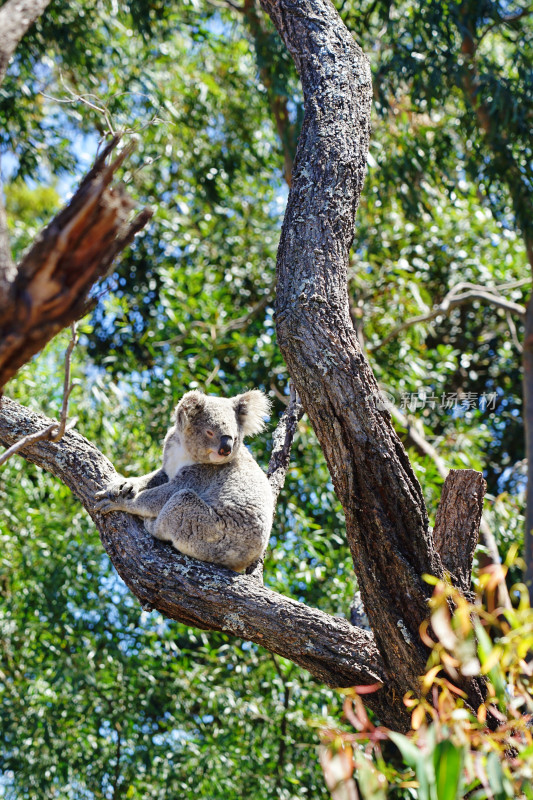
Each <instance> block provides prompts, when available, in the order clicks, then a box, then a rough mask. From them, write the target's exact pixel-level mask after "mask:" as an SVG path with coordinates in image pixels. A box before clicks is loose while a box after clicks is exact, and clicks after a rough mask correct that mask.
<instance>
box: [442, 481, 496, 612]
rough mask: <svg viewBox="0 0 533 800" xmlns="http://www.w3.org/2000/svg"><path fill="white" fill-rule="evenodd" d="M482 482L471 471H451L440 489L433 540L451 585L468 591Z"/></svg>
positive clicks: (463, 591) (467, 593)
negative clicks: (450, 577) (449, 576)
mask: <svg viewBox="0 0 533 800" xmlns="http://www.w3.org/2000/svg"><path fill="white" fill-rule="evenodd" d="M485 489H486V483H485V481H484V479H483V475H482V474H481V473H480V472H476V471H475V470H473V469H452V470H450V472H449V474H448V477H447V478H446V480H445V482H444V486H443V487H442V494H441V498H440V503H439V507H438V509H437V515H436V517H435V527H434V529H433V541H434V542H435V548H436V550H437V552H438V553H439V555H440V557H441V560H442V564H443V566H444V568H445V569H446V570H447V571H448V572H449V573H450V575H451V576H452V583H453V584H454V586H456V587H457V588H458V589H459V590H460V591H461V592H462V593H463V594H464V595H466V596H469V595H470V592H471V577H472V561H473V558H474V552H475V549H476V546H477V543H478V540H479V524H480V521H481V513H482V511H483V497H484V496H485Z"/></svg>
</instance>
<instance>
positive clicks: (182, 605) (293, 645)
mask: <svg viewBox="0 0 533 800" xmlns="http://www.w3.org/2000/svg"><path fill="white" fill-rule="evenodd" d="M47 424H50V420H48V419H46V418H45V417H43V416H42V415H40V414H35V413H34V412H32V411H30V410H29V409H27V408H24V407H23V406H20V405H19V404H18V403H15V402H13V401H12V400H9V399H7V398H3V399H2V400H1V401H0V442H1V443H2V444H4V445H6V446H8V445H10V444H12V443H13V442H15V441H17V440H19V439H20V438H22V437H23V436H27V435H28V434H31V433H33V432H35V431H37V430H40V429H42V428H43V427H46V425H47ZM23 455H24V458H26V459H27V460H28V461H31V462H32V463H34V464H38V465H39V466H41V467H43V468H44V469H46V470H48V471H49V472H51V473H52V474H54V475H56V477H58V478H59V479H60V480H61V481H63V483H65V484H66V485H67V486H68V487H69V488H70V489H71V490H72V492H73V494H75V495H76V497H78V499H79V500H80V501H81V502H82V504H83V505H84V506H85V508H86V509H87V511H88V512H89V514H90V515H91V516H92V518H93V519H94V521H95V523H96V525H97V526H98V529H99V531H100V535H101V538H102V543H103V545H104V547H105V549H106V551H107V553H108V555H109V557H110V558H111V561H112V563H113V565H114V567H115V568H116V570H117V572H118V573H119V574H120V575H121V577H122V578H123V579H124V581H125V583H126V584H127V585H128V586H129V588H130V589H131V591H132V592H133V593H134V594H135V595H136V596H137V597H138V598H139V600H140V601H141V603H142V604H143V605H147V606H149V607H153V608H156V609H157V610H158V611H160V612H161V613H162V614H164V615H165V616H167V617H169V618H171V619H177V620H180V621H182V622H185V623H187V624H189V625H194V626H196V627H199V628H204V629H206V630H220V631H226V632H228V633H231V634H234V635H235V636H239V637H242V638H244V639H248V640H250V641H252V642H256V643H257V644H261V645H263V646H264V647H266V648H267V649H268V650H270V651H272V652H274V653H278V654H279V655H281V656H284V657H286V658H289V659H291V660H292V661H294V662H295V663H296V664H299V665H300V666H302V667H304V668H305V669H307V670H309V672H311V674H312V675H314V676H315V677H316V678H318V679H319V680H321V681H324V682H325V683H328V684H329V685H331V686H352V685H354V684H371V683H374V682H376V681H385V680H386V672H385V669H384V665H383V662H382V660H381V658H380V656H379V653H378V651H377V648H376V646H375V643H374V640H373V637H372V635H371V634H368V633H367V632H366V631H362V630H360V629H358V628H355V627H353V626H352V625H350V623H349V622H347V621H346V620H344V619H340V618H337V617H331V616H329V615H328V614H325V613H323V612H322V611H318V610H316V609H311V608H308V607H307V606H305V605H303V603H298V602H296V601H295V600H291V599H289V598H286V597H283V596H282V595H279V594H277V593H276V592H273V591H271V590H270V589H267V588H265V587H264V586H262V585H261V583H260V582H259V581H257V580H256V579H255V578H253V577H250V576H247V575H238V574H236V573H235V572H231V570H227V569H224V568H222V567H215V566H214V565H211V564H205V563H203V562H201V561H196V560H194V559H190V558H187V557H186V556H182V555H180V554H179V553H178V552H177V551H176V550H174V549H173V548H172V547H171V546H170V545H168V544H166V543H164V542H160V541H159V540H157V539H154V538H153V537H152V536H150V534H149V533H147V532H146V530H145V529H144V526H143V525H142V523H141V521H140V520H138V519H137V518H136V517H132V516H130V515H128V514H123V513H112V514H108V515H106V516H103V515H99V514H96V513H95V512H94V496H95V492H97V491H98V490H99V489H102V488H103V487H104V486H106V485H107V484H108V483H109V481H110V480H112V479H113V478H114V477H116V473H115V470H114V469H113V466H112V465H111V463H110V462H109V461H108V459H107V458H105V456H103V455H102V454H101V453H100V452H99V451H98V450H97V449H96V447H95V446H94V445H92V444H91V443H90V442H88V441H87V440H86V439H84V438H83V437H82V436H80V435H79V434H77V433H75V432H72V431H70V432H67V433H66V434H65V436H64V437H63V439H62V440H61V442H60V443H59V444H54V443H52V442H38V443H36V444H32V445H30V446H27V447H26V448H25V449H24V451H23ZM370 705H371V706H372V707H373V708H375V710H376V711H377V712H378V713H379V715H380V718H381V719H383V720H384V721H387V720H388V723H389V724H391V725H394V726H395V727H398V724H399V723H398V719H396V722H394V718H393V715H392V714H391V710H390V703H389V702H388V697H387V690H386V689H385V688H384V689H383V690H381V691H379V692H377V693H375V694H374V695H372V700H371V702H370Z"/></svg>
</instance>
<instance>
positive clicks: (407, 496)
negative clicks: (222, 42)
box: [261, 0, 443, 712]
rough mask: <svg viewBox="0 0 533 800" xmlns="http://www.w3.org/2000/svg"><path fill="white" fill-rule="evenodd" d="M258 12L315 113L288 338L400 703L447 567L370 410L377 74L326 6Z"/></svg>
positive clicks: (284, 303)
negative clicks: (368, 297) (371, 162)
mask: <svg viewBox="0 0 533 800" xmlns="http://www.w3.org/2000/svg"><path fill="white" fill-rule="evenodd" d="M261 2H262V5H263V7H264V8H265V10H266V11H267V12H268V13H269V14H270V16H271V18H272V20H273V22H274V24H275V25H276V27H277V29H278V31H279V32H280V34H281V36H282V38H283V40H284V42H285V44H286V46H287V47H288V49H289V51H290V53H291V55H292V57H293V59H294V61H295V64H296V67H297V69H298V71H299V73H300V77H301V80H302V86H303V93H304V104H305V118H304V123H303V127H302V132H301V134H300V140H299V144H298V150H297V154H296V159H295V164H294V170H293V178H292V187H291V191H290V193H289V200H288V206H287V211H286V215H285V221H284V224H283V229H282V234H281V241H280V246H279V251H278V279H277V302H276V321H277V334H278V341H279V344H280V348H281V350H282V352H283V356H284V358H285V360H286V362H287V366H288V369H289V373H290V375H291V378H292V380H293V381H294V384H295V386H296V389H297V391H298V393H299V395H300V397H301V399H302V403H303V406H304V408H305V410H306V412H307V414H308V416H309V418H310V420H311V423H312V425H313V427H314V429H315V431H316V433H317V436H318V439H319V441H320V445H321V447H322V449H323V451H324V454H325V456H326V460H327V463H328V467H329V470H330V473H331V475H332V479H333V483H334V486H335V490H336V492H337V495H338V497H339V499H340V500H341V502H342V505H343V507H344V511H345V514H346V527H347V536H348V541H349V544H350V548H351V552H352V556H353V560H354V566H355V570H356V573H357V577H358V581H359V585H360V589H361V595H362V599H363V603H364V606H365V609H366V611H367V613H368V617H369V621H370V624H371V626H372V629H373V631H374V632H375V636H376V641H377V644H378V647H379V649H380V652H381V655H382V657H383V659H384V661H385V663H386V665H387V667H388V671H389V673H390V680H391V682H392V683H393V684H394V687H395V688H396V691H397V693H398V696H399V698H401V697H402V696H403V694H404V693H405V691H407V689H412V690H413V691H415V692H416V691H419V683H418V677H419V675H420V674H421V673H422V672H423V671H424V667H425V662H426V657H427V653H426V650H425V648H424V647H423V645H422V643H421V641H420V638H419V634H418V629H419V625H420V623H421V622H422V621H423V620H424V619H425V618H426V617H427V599H428V596H429V594H430V589H429V587H428V586H427V585H426V584H425V583H424V582H423V580H422V577H421V576H422V574H423V573H431V574H433V575H437V576H441V575H442V574H443V571H442V565H441V563H440V559H439V558H438V555H437V553H436V551H435V549H434V546H433V541H432V538H431V535H430V532H429V528H428V518H427V513H426V509H425V506H424V500H423V497H422V492H421V489H420V486H419V484H418V481H417V480H416V477H415V475H414V473H413V470H412V468H411V465H410V463H409V460H408V458H407V456H406V454H405V451H404V449H403V447H402V444H401V442H400V440H399V439H398V437H397V436H396V433H395V432H394V429H393V427H392V424H391V420H390V415H389V414H388V412H386V411H381V410H378V409H377V408H376V405H375V404H374V403H373V402H372V397H373V396H374V395H375V394H376V393H377V392H378V387H377V384H376V381H375V378H374V376H373V374H372V371H371V369H370V367H369V365H368V363H367V361H366V359H365V358H364V356H363V354H362V352H361V348H360V346H359V344H358V342H357V337H356V335H355V332H354V329H353V326H352V323H351V320H350V314H349V305H348V296H347V266H348V254H349V250H350V246H351V243H352V239H353V234H354V217H355V211H356V209H357V205H358V202H359V196H360V193H361V188H362V185H363V180H364V175H365V165H366V156H367V151H368V143H369V131H370V106H371V98H372V88H371V80H370V69H369V65H368V62H367V59H366V57H365V56H364V55H363V53H362V51H361V50H360V48H359V47H358V46H357V45H356V44H355V42H354V41H353V39H352V37H351V35H350V34H349V33H348V31H347V30H346V28H345V26H344V25H343V23H342V22H341V20H340V18H339V16H338V14H337V12H336V11H335V9H334V8H333V6H332V5H331V3H329V2H328V1H327V0H299V2H297V3H294V2H289V0H261ZM399 705H400V703H399ZM398 712H399V709H398Z"/></svg>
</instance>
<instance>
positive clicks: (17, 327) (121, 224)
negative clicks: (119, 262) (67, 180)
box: [0, 137, 152, 387]
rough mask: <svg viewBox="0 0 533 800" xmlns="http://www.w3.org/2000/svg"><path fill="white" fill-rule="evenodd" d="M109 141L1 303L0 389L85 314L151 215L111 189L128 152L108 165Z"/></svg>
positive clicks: (21, 266) (115, 188) (24, 262)
mask: <svg viewBox="0 0 533 800" xmlns="http://www.w3.org/2000/svg"><path fill="white" fill-rule="evenodd" d="M118 141H119V138H118V137H116V138H114V139H113V140H112V141H111V142H110V144H108V145H107V147H106V148H105V149H104V151H103V152H102V154H101V155H100V156H99V157H98V159H97V160H96V162H95V164H94V166H93V168H92V169H91V171H90V172H89V173H88V174H87V175H86V177H85V178H84V180H83V181H82V183H81V184H80V187H79V189H78V190H77V192H76V194H75V195H74V197H73V198H72V200H71V201H70V203H69V204H68V206H67V207H66V208H64V209H63V210H62V211H61V212H60V213H59V214H58V215H57V216H56V217H55V218H54V219H53V220H52V222H51V223H50V224H49V225H48V227H47V228H45V230H44V231H43V232H42V233H41V234H40V235H39V237H38V239H37V241H36V242H35V243H34V245H33V247H32V248H31V249H30V250H29V252H28V253H27V254H26V255H25V256H24V258H23V259H22V261H21V263H20V264H19V266H18V268H17V273H16V276H15V279H14V280H13V282H12V283H11V285H10V286H9V288H8V291H7V292H6V293H5V294H4V296H0V387H2V386H3V385H4V384H5V383H6V382H7V381H8V380H9V378H11V377H12V376H13V375H14V374H15V372H16V371H17V370H18V369H19V368H20V367H21V366H22V364H25V363H26V362H27V361H29V359H30V358H31V356H32V355H34V354H35V353H37V352H38V351H39V350H40V349H41V348H42V347H43V346H44V345H45V344H46V342H48V341H49V340H50V339H51V338H52V337H53V336H54V335H55V334H56V333H57V332H58V331H60V330H61V329H62V328H64V327H66V326H67V325H70V323H71V322H73V321H75V320H77V319H79V317H81V316H83V314H84V313H86V312H87V311H88V309H89V303H88V300H87V295H88V293H89V291H90V289H91V287H92V286H93V284H94V283H95V281H96V280H97V279H98V278H100V277H101V276H102V275H104V274H105V273H106V271H107V270H108V268H109V266H110V265H111V263H112V261H113V259H114V258H115V256H116V255H117V254H118V253H119V252H120V251H121V250H123V249H124V247H126V245H127V244H129V243H130V242H131V241H132V239H133V237H134V235H135V234H136V233H137V232H138V231H139V230H141V228H143V227H144V225H146V223H147V221H148V220H149V218H150V217H151V215H152V212H151V211H150V209H147V208H145V209H143V210H142V211H141V212H140V213H139V214H138V215H137V216H136V217H135V218H134V219H133V221H130V216H131V213H132V210H133V208H134V206H135V204H134V203H133V201H132V200H131V199H130V198H129V197H128V196H127V194H126V193H125V191H124V190H123V188H122V187H121V186H120V185H118V186H111V181H112V179H113V176H114V173H115V172H116V170H117V169H118V168H119V166H120V165H121V164H122V162H123V161H124V159H125V158H126V156H127V155H128V154H129V153H130V152H131V148H125V149H124V150H123V151H122V153H121V154H120V155H119V156H118V157H117V158H116V159H115V160H114V161H113V162H112V163H111V164H109V165H107V164H106V159H107V156H109V154H110V153H111V152H112V150H113V149H114V148H115V147H116V145H117V143H118Z"/></svg>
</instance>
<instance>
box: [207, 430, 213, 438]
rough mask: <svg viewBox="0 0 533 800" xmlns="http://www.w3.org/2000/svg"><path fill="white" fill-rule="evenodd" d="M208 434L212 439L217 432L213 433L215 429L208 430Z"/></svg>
mask: <svg viewBox="0 0 533 800" xmlns="http://www.w3.org/2000/svg"><path fill="white" fill-rule="evenodd" d="M206 434H207V436H209V438H210V439H212V438H213V436H214V435H215V434H214V433H213V431H206Z"/></svg>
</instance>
